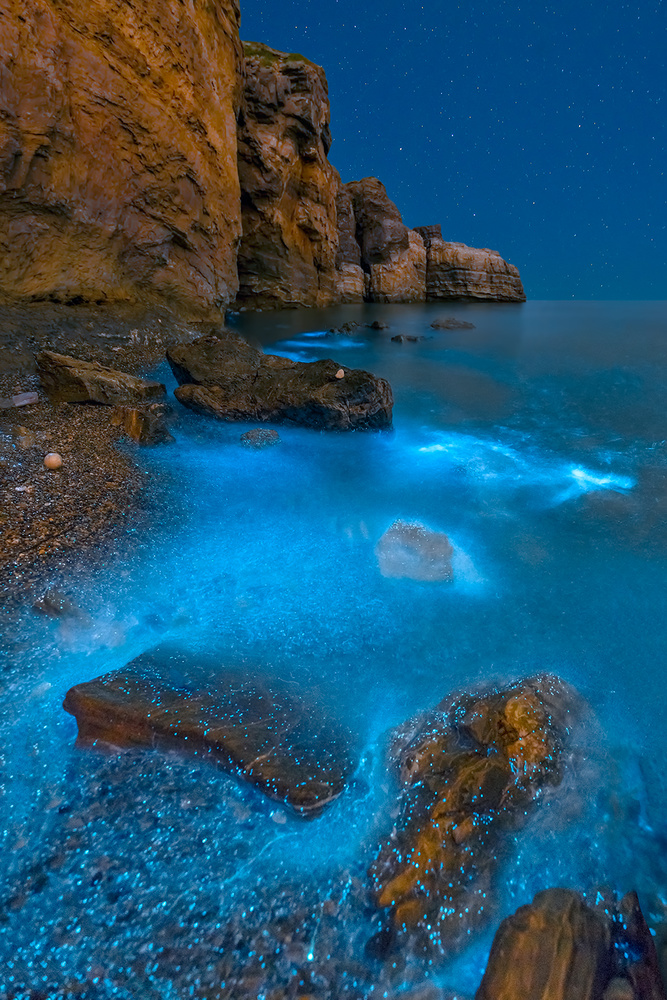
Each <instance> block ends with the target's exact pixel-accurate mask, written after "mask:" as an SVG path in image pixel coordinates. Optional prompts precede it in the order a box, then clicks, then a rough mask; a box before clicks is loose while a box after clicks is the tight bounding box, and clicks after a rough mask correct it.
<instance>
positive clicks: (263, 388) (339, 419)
mask: <svg viewBox="0 0 667 1000" xmlns="http://www.w3.org/2000/svg"><path fill="white" fill-rule="evenodd" d="M167 358H168V361H169V364H170V365H171V368H172V370H173V372H174V375H175V376H176V378H177V379H178V381H179V383H180V386H179V388H178V389H177V390H176V398H177V399H178V401H179V402H180V403H182V404H183V406H187V407H188V408H189V409H191V410H195V411H196V412H198V413H203V414H206V415H208V416H212V417H217V418H218V419H220V420H232V421H233V420H253V421H259V422H262V423H283V424H284V423H287V424H300V425H301V426H305V427H313V428H320V429H322V430H341V431H347V430H371V429H380V428H384V427H390V426H391V419H392V408H393V403H394V399H393V395H392V391H391V386H390V385H389V383H388V382H385V380H384V379H381V378H377V377H376V376H375V375H371V374H370V372H365V371H361V370H359V369H352V368H341V367H340V365H338V364H337V363H336V362H335V361H331V360H323V361H312V362H296V361H292V360H290V359H289V358H283V357H278V356H276V355H273V354H263V353H262V352H261V351H258V350H257V348H256V347H252V346H251V345H250V344H248V343H247V342H246V341H245V340H243V338H242V337H239V336H238V335H237V334H234V333H226V334H224V335H222V336H209V337H202V338H201V339H199V340H196V341H194V342H193V343H191V344H180V345H177V346H174V347H171V348H169V350H168V351H167Z"/></svg>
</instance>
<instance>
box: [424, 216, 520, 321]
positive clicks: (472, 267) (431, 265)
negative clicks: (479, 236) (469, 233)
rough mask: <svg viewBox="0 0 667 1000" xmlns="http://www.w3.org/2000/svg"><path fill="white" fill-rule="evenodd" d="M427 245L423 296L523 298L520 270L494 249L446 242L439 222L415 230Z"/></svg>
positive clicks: (494, 298)
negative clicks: (424, 293) (482, 248)
mask: <svg viewBox="0 0 667 1000" xmlns="http://www.w3.org/2000/svg"><path fill="white" fill-rule="evenodd" d="M416 231H417V232H418V233H419V234H420V235H421V236H422V238H423V240H424V244H425V246H426V297H427V298H428V299H429V300H438V299H468V298H473V299H492V300H494V301H500V302H525V300H526V295H525V292H524V290H523V285H522V283H521V278H520V276H519V272H518V270H517V268H516V267H514V265H513V264H508V263H507V261H506V260H503V258H502V257H501V256H500V254H499V253H497V252H496V251H495V250H487V249H484V250H478V249H476V248H475V247H468V246H466V245H465V244H464V243H448V242H447V241H446V240H444V239H443V238H442V229H441V227H440V226H420V227H418V228H417V230H416Z"/></svg>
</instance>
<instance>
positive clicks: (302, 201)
mask: <svg viewBox="0 0 667 1000" xmlns="http://www.w3.org/2000/svg"><path fill="white" fill-rule="evenodd" d="M244 48H245V66H246V85H245V96H244V102H243V109H242V112H241V117H240V121H239V147H238V166H239V178H240V183H241V189H242V192H243V196H242V207H243V239H242V241H241V246H240V248H239V257H238V268H239V283H240V287H239V295H238V301H239V304H241V305H246V306H248V307H249V308H255V309H256V308H272V309H277V308H281V307H284V306H288V307H291V306H326V305H329V304H331V303H332V302H333V301H334V300H335V297H336V279H335V271H336V253H337V250H338V231H337V216H336V196H337V193H338V187H339V178H338V174H337V172H336V171H335V170H334V168H333V167H332V166H331V164H330V163H329V160H328V153H329V148H330V146H331V130H330V109H329V95H328V87H327V79H326V76H325V73H324V70H323V69H322V68H321V67H320V66H316V65H315V64H314V63H312V62H310V61H309V60H308V59H306V58H304V57H303V56H300V55H296V54H288V53H284V52H278V51H276V50H275V49H271V48H269V47H268V46H266V45H260V44H257V43H251V42H246V43H245V45H244Z"/></svg>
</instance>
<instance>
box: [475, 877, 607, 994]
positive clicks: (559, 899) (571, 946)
mask: <svg viewBox="0 0 667 1000" xmlns="http://www.w3.org/2000/svg"><path fill="white" fill-rule="evenodd" d="M610 942H611V934H610V927H609V925H608V923H607V921H606V920H604V919H603V917H602V916H600V915H599V914H597V913H596V912H595V911H594V910H591V909H590V908H589V907H588V906H586V904H585V903H584V901H583V900H582V899H581V897H580V896H579V894H578V893H576V892H570V891H569V890H567V889H549V890H547V891H546V892H541V893H539V894H538V895H537V896H536V897H535V899H534V900H533V902H532V904H531V905H530V906H522V907H521V909H519V910H518V911H517V912H516V913H515V914H514V915H513V916H511V917H508V918H507V919H506V920H504V921H503V922H502V924H501V925H500V928H499V930H498V932H497V934H496V936H495V938H494V941H493V947H492V949H491V955H490V957H489V963H488V966H487V969H486V972H485V973H484V978H483V980H482V984H481V986H480V988H479V990H478V991H477V996H476V1000H519V998H520V1000H601V998H602V993H603V990H604V988H605V985H606V984H607V983H608V982H609V979H610V971H611V959H610Z"/></svg>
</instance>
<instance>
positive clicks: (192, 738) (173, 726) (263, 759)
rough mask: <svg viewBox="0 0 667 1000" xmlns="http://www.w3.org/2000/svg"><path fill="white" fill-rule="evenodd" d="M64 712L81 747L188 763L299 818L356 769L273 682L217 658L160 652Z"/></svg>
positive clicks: (320, 724)
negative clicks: (172, 753) (168, 752)
mask: <svg viewBox="0 0 667 1000" xmlns="http://www.w3.org/2000/svg"><path fill="white" fill-rule="evenodd" d="M64 708H65V710H66V711H68V712H70V713H71V714H72V715H74V716H76V720H77V723H78V727H79V736H78V744H79V745H81V746H87V745H91V744H93V743H103V744H111V745H112V746H115V747H147V748H149V747H158V748H162V749H172V750H180V751H181V752H183V753H194V754H196V755H198V756H201V757H203V758H205V759H207V760H210V761H212V762H214V763H216V764H218V765H219V766H221V767H222V768H223V769H225V770H227V771H230V772H232V773H234V774H236V775H237V776H238V777H239V778H242V779H243V780H245V781H248V782H249V783H250V784H252V785H255V786H256V787H257V788H259V789H260V790H261V791H262V792H264V793H265V794H266V795H267V796H268V797H269V798H271V799H275V800H276V801H280V802H285V803H286V804H287V805H289V806H291V807H292V808H293V809H294V810H295V811H296V812H297V813H298V814H300V815H312V814H315V813H317V812H319V811H321V810H322V809H323V808H324V807H325V806H327V805H328V804H329V803H330V802H332V801H333V800H334V799H335V798H337V797H338V796H339V795H340V793H341V792H342V791H343V789H344V787H345V785H346V782H347V780H348V778H349V777H350V776H351V775H352V773H353V771H354V769H355V767H356V760H355V751H354V748H353V740H352V737H351V736H350V734H349V733H347V732H346V731H344V730H343V729H342V728H341V727H339V726H338V725H337V723H336V722H335V721H333V720H331V719H328V718H326V717H325V716H323V714H322V712H321V711H319V710H318V709H317V708H316V706H315V705H313V704H310V703H309V702H308V701H307V700H306V699H305V698H302V697H301V696H300V695H299V694H298V693H296V694H294V693H292V692H288V691H287V689H286V687H285V685H282V684H280V683H279V682H273V681H270V682H269V681H266V682H265V681H263V680H261V679H259V678H250V677H248V676H247V674H244V675H243V676H241V675H239V674H236V673H234V672H231V671H228V670H227V669H225V666H224V664H222V663H221V662H220V660H219V659H216V658H212V657H209V658H205V657H195V656H191V655H189V654H187V653H182V652H180V651H174V650H170V649H165V648H160V649H157V650H154V651H153V652H151V653H145V654H143V655H142V656H139V657H138V658H137V659H136V660H133V661H132V662H131V663H129V664H128V665H127V667H126V668H125V669H124V670H122V671H117V672H115V673H111V674H107V675H105V676H103V677H99V678H98V679H96V680H94V681H91V682H89V683H84V684H79V685H77V686H76V687H73V688H72V689H71V690H70V691H69V692H68V693H67V696H66V698H65V702H64Z"/></svg>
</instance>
